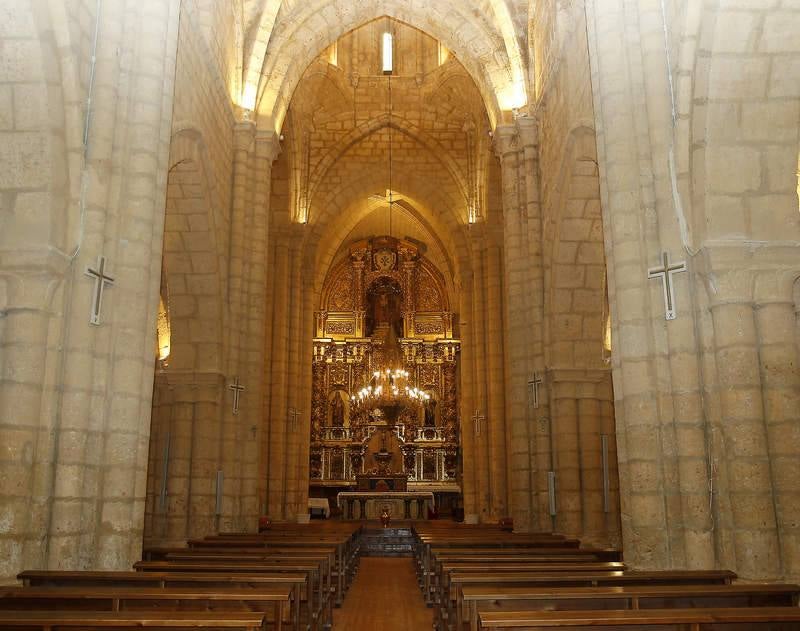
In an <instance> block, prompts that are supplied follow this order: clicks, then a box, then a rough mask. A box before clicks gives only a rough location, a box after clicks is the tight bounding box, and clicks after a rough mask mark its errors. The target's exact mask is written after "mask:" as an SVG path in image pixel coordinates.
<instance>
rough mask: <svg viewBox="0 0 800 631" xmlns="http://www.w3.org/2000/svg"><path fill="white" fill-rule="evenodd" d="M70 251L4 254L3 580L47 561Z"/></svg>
mask: <svg viewBox="0 0 800 631" xmlns="http://www.w3.org/2000/svg"><path fill="white" fill-rule="evenodd" d="M66 265H67V261H66V259H64V258H62V257H59V256H55V255H53V254H52V253H49V254H44V253H41V254H40V253H38V252H21V251H18V252H3V253H2V255H1V257H0V270H2V274H0V293H2V295H3V298H4V299H5V300H4V303H3V304H2V306H0V478H2V479H3V480H4V481H5V483H4V484H3V485H2V487H1V488H2V490H0V505H2V506H3V513H4V515H6V527H5V528H4V529H3V530H4V531H3V533H2V534H0V580H3V579H6V578H8V579H12V578H13V577H14V576H16V574H17V573H18V572H19V571H20V570H22V569H24V567H25V566H29V567H37V566H38V567H41V566H42V564H43V563H44V550H43V546H42V545H41V540H42V538H43V537H46V535H47V533H48V526H49V524H48V522H47V518H48V505H49V500H50V494H49V492H48V491H49V490H48V489H47V487H48V484H49V480H51V479H52V472H53V463H52V460H51V452H52V449H53V438H52V435H53V427H52V422H51V418H50V415H49V414H46V413H45V401H44V397H45V395H46V391H47V389H48V386H47V383H46V382H47V375H48V370H47V355H48V353H47V348H48V338H49V335H48V328H49V327H50V326H51V324H52V320H53V319H54V315H55V314H54V313H53V310H52V305H53V299H54V295H55V293H56V291H57V290H58V289H59V287H60V285H61V284H62V282H63V274H64V272H65V270H66Z"/></svg>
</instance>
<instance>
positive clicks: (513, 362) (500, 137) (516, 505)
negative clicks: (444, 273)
mask: <svg viewBox="0 0 800 631" xmlns="http://www.w3.org/2000/svg"><path fill="white" fill-rule="evenodd" d="M494 137H495V151H496V152H497V155H498V157H499V158H500V168H501V170H502V194H503V221H504V229H503V271H504V274H503V278H504V283H503V297H504V299H505V313H506V323H505V331H504V337H505V341H506V344H507V353H506V356H505V367H504V368H505V370H504V373H505V381H506V393H507V396H506V406H505V413H504V416H505V421H506V427H507V436H506V441H507V442H508V444H509V446H510V447H511V448H512V452H511V457H510V459H509V470H510V471H509V477H510V480H511V489H510V499H511V506H510V508H511V512H512V515H513V517H514V527H515V528H517V529H519V530H522V531H526V530H529V527H530V491H531V489H530V470H531V464H532V459H531V455H530V453H529V446H530V433H529V428H528V424H527V422H526V421H527V418H526V416H527V415H526V399H527V394H526V386H525V381H526V373H527V369H528V361H527V358H528V356H529V348H528V344H529V342H528V339H527V338H528V337H529V335H530V331H531V330H532V328H531V329H529V328H528V326H526V325H530V322H529V321H528V316H529V313H528V309H526V304H525V303H526V293H527V292H528V291H529V288H528V287H526V283H525V268H526V267H527V266H528V265H531V264H534V265H535V262H531V261H528V260H526V259H527V257H526V253H527V252H526V244H525V232H526V229H525V227H524V221H525V220H524V218H523V212H524V211H525V208H524V207H523V201H522V198H523V191H524V187H525V181H524V175H522V171H521V164H522V162H523V158H524V156H523V155H522V152H521V149H520V143H519V135H518V130H517V128H516V126H514V125H501V126H498V127H497V129H496V130H495V136H494ZM491 304H493V303H491Z"/></svg>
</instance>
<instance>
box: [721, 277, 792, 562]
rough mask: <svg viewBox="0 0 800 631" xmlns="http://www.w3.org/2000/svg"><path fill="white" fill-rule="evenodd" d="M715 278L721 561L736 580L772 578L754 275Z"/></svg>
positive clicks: (776, 545) (772, 529)
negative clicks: (743, 578)
mask: <svg viewBox="0 0 800 631" xmlns="http://www.w3.org/2000/svg"><path fill="white" fill-rule="evenodd" d="M714 277H715V283H714V289H713V290H712V292H710V293H711V297H712V300H711V307H710V308H711V315H712V319H713V327H714V329H713V330H714V358H715V366H716V371H717V378H718V397H719V405H720V416H721V419H720V423H719V428H718V436H719V438H718V439H717V440H718V441H719V443H721V444H717V445H716V449H717V450H718V452H719V453H720V454H721V456H720V459H721V463H720V475H719V480H718V489H719V490H718V495H717V499H718V503H719V511H720V516H719V517H718V520H719V522H720V523H719V525H718V528H719V530H720V535H719V536H720V537H721V560H722V562H723V563H724V564H726V565H730V566H731V567H735V568H736V571H737V572H739V573H741V575H742V576H743V577H748V578H754V577H763V578H777V577H779V576H780V575H781V559H780V542H779V535H778V525H777V519H776V513H775V508H776V507H775V498H774V497H773V480H772V471H771V463H770V446H769V440H768V435H767V428H766V419H765V416H764V393H763V391H762V382H761V370H760V367H761V366H762V362H761V358H760V356H759V336H758V328H757V323H756V312H755V309H754V304H753V295H752V286H753V274H752V273H751V272H748V271H744V270H737V271H732V272H727V273H726V272H725V271H720V270H715V272H714ZM768 311H771V310H770V309H769V308H768ZM764 324H766V320H765V321H764ZM765 335H768V334H767V333H766V332H765ZM715 442H717V441H715Z"/></svg>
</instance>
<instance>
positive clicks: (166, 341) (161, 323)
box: [156, 298, 172, 362]
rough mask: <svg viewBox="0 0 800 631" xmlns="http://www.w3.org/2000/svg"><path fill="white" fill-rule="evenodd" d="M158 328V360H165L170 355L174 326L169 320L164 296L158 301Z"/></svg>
mask: <svg viewBox="0 0 800 631" xmlns="http://www.w3.org/2000/svg"><path fill="white" fill-rule="evenodd" d="M156 328H157V332H158V335H157V338H158V361H162V362H163V361H164V360H165V359H167V357H169V353H170V350H171V342H170V339H171V338H172V327H171V325H170V322H169V312H168V311H167V306H166V304H164V299H163V298H162V299H161V300H160V301H159V303H158V324H157V325H156Z"/></svg>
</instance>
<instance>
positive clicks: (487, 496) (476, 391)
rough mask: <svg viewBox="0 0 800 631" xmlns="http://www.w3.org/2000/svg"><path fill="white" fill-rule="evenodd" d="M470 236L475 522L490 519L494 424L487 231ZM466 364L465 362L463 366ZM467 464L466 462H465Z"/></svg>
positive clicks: (479, 230) (478, 229) (476, 228)
mask: <svg viewBox="0 0 800 631" xmlns="http://www.w3.org/2000/svg"><path fill="white" fill-rule="evenodd" d="M471 230H472V232H473V234H472V244H471V245H472V253H473V254H472V259H473V283H472V305H471V307H472V312H471V314H470V315H471V318H472V320H471V322H470V326H471V330H472V336H473V338H472V340H473V341H472V348H473V352H472V361H471V362H470V364H471V366H470V369H471V374H472V389H471V391H470V393H471V398H472V402H473V405H472V406H471V409H470V410H469V413H468V418H469V419H470V421H469V425H470V430H469V431H470V432H472V436H473V441H472V445H473V450H472V458H473V463H474V464H473V473H474V489H475V496H476V503H475V509H476V511H477V512H476V513H467V514H468V515H471V516H472V515H474V517H475V519H477V520H481V521H484V520H487V521H488V519H489V517H490V514H489V507H490V502H491V491H490V486H489V477H490V473H489V458H490V456H489V451H488V442H487V435H488V432H489V429H488V425H489V424H490V423H492V422H494V420H493V419H490V418H488V412H489V409H488V407H489V405H488V396H487V388H486V383H487V381H486V380H487V379H488V363H487V361H486V350H487V345H488V342H487V326H486V269H485V261H484V259H485V252H484V245H483V243H484V239H485V234H486V232H487V230H486V229H485V226H483V225H479V226H473V227H472V228H471ZM465 363H466V362H465ZM465 391H466V388H465ZM476 410H477V411H478V412H479V413H480V414H482V415H483V416H484V420H483V422H482V423H481V431H480V433H479V434H476V432H475V424H474V422H473V421H472V416H473V414H474V413H475V411H476ZM465 460H466V458H465Z"/></svg>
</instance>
